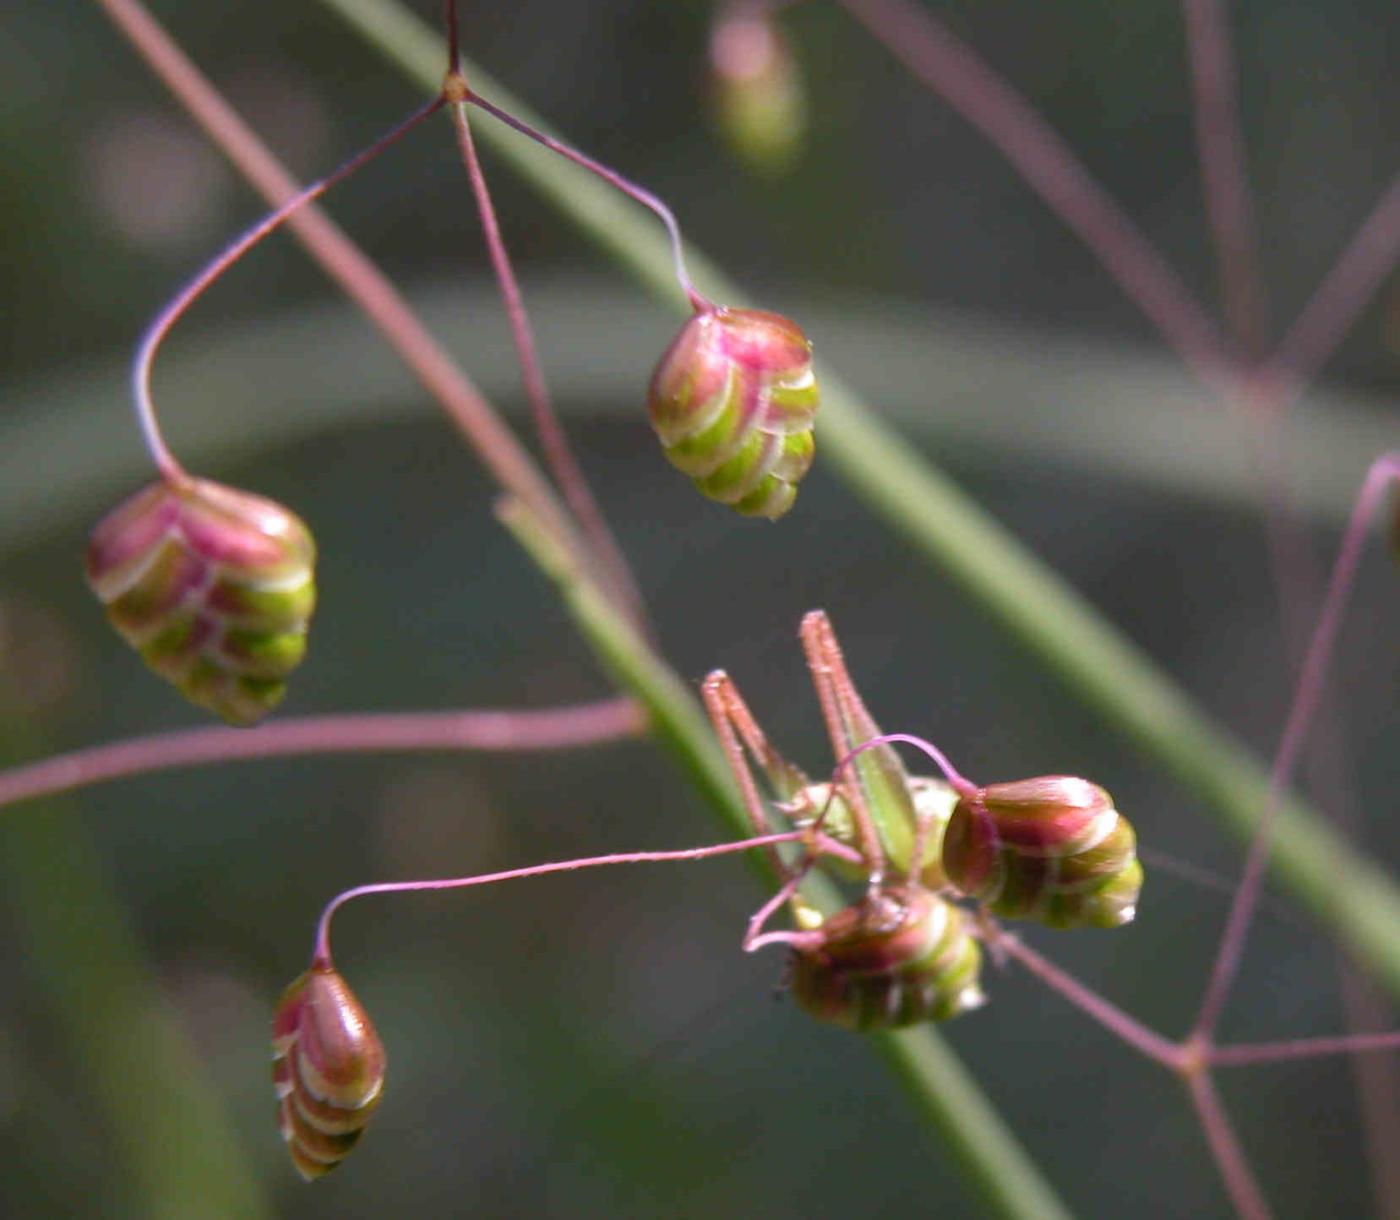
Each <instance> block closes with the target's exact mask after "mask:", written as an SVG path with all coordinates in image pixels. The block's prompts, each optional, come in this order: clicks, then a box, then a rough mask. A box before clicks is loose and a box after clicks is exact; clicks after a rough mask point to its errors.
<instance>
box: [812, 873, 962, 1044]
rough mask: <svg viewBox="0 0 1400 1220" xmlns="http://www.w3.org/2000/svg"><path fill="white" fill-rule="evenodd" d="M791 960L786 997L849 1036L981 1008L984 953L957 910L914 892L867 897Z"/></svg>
mask: <svg viewBox="0 0 1400 1220" xmlns="http://www.w3.org/2000/svg"><path fill="white" fill-rule="evenodd" d="M821 931H822V933H823V939H822V943H821V946H820V947H819V948H816V949H801V950H798V951H797V952H796V954H795V955H794V961H793V971H792V994H793V998H794V999H795V1000H796V1001H797V1004H798V1005H799V1007H801V1008H802V1009H803V1010H804V1011H805V1012H807V1013H810V1014H811V1015H812V1016H814V1017H817V1018H818V1019H819V1020H822V1021H830V1022H832V1023H833V1024H835V1025H840V1026H843V1027H844V1028H846V1029H853V1030H861V1031H863V1030H871V1029H897V1028H899V1027H901V1026H905V1025H913V1024H915V1023H917V1022H920V1021H946V1020H947V1019H949V1018H950V1017H955V1016H957V1015H958V1014H959V1013H962V1012H967V1011H968V1010H969V1009H972V1008H977V1007H979V1006H980V1005H981V1004H983V1003H984V1002H985V998H986V997H985V996H984V995H983V992H982V988H981V986H980V985H979V984H978V974H979V973H980V971H981V965H982V952H981V949H980V948H979V947H978V944H977V941H976V940H975V939H973V936H972V933H971V930H970V929H969V927H968V922H967V916H966V914H964V912H963V911H962V910H961V909H959V908H958V907H955V906H953V905H952V904H951V903H950V902H948V901H946V900H945V899H943V898H940V897H939V896H938V895H937V894H934V893H931V892H930V891H928V890H926V889H923V888H922V887H920V886H917V885H910V884H902V885H896V886H887V887H885V888H882V889H878V890H875V891H873V892H872V893H870V894H867V895H866V896H865V897H864V898H862V899H861V900H860V901H859V902H857V903H856V904H855V905H853V906H849V907H846V908H845V909H844V910H841V911H838V912H837V913H836V914H835V915H832V916H830V917H829V918H828V919H827V920H825V922H823V923H822V925H821Z"/></svg>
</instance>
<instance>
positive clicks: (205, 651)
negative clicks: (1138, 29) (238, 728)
mask: <svg viewBox="0 0 1400 1220" xmlns="http://www.w3.org/2000/svg"><path fill="white" fill-rule="evenodd" d="M315 560H316V545H315V542H314V541H313V539H312V537H311V532H310V530H308V529H307V527H306V526H305V524H303V523H302V521H301V520H300V518H298V517H297V516H296V515H295V514H294V513H292V512H290V511H289V510H288V509H286V508H283V507H282V506H281V505H280V504H277V503H274V502H273V501H271V500H267V499H264V498H263V497H261V496H255V495H252V494H250V493H248V492H244V491H239V490H237V489H236V488H232V487H226V486H224V485H223V484H221V483H215V482H211V481H210V480H207V479H192V480H189V481H187V482H185V483H182V484H176V483H171V482H165V481H161V482H158V483H153V484H151V485H150V486H149V487H147V488H145V489H144V490H142V491H140V492H138V493H137V494H136V495H134V496H132V497H131V498H130V499H129V500H126V501H125V502H124V503H122V504H121V505H119V506H118V507H117V508H115V509H114V510H113V511H112V512H110V513H108V514H107V516H106V517H104V518H103V519H102V521H101V522H100V523H99V524H98V526H97V528H96V529H95V530H94V531H93V533H92V538H91V540H90V542H89V544H88V550H87V579H88V584H89V585H91V587H92V589H93V592H95V593H96V594H97V596H98V598H99V599H100V600H101V601H102V603H103V604H104V605H105V606H106V608H107V617H108V618H109V619H111V621H112V623H113V625H114V626H115V627H116V629H117V630H118V631H119V632H121V634H122V635H123V636H124V637H125V639H126V640H127V642H128V643H130V644H131V645H132V647H134V648H135V649H136V650H137V651H138V652H139V653H140V654H141V657H142V659H143V660H144V661H145V662H146V664H147V665H148V666H149V667H150V668H151V669H153V670H154V671H155V672H156V673H158V674H160V675H161V677H163V678H165V679H166V680H167V681H169V682H171V683H173V684H174V685H175V686H176V687H177V688H178V689H179V690H180V692H181V693H182V694H183V695H184V696H185V697H186V698H187V699H189V700H190V701H191V702H192V703H195V704H198V705H199V706H201V707H205V708H208V709H209V710H210V711H212V712H214V713H216V714H217V715H219V716H221V717H222V718H223V719H224V720H226V721H228V722H229V723H230V724H235V725H249V724H254V723H256V722H257V721H258V720H259V719H261V718H262V717H263V716H265V715H266V714H267V713H268V712H269V711H271V710H272V708H273V707H275V706H276V705H277V704H278V703H279V702H280V701H281V699H282V696H283V694H284V693H285V691H286V679H287V676H288V675H289V674H290V673H291V671H292V670H293V669H295V668H296V666H297V665H298V664H299V663H300V661H301V659H302V657H303V655H304V654H305V652H306V630H307V625H308V623H309V621H310V617H311V612H312V610H313V609H314V607H315V604H316V584H315V579H314V573H313V569H314V565H315Z"/></svg>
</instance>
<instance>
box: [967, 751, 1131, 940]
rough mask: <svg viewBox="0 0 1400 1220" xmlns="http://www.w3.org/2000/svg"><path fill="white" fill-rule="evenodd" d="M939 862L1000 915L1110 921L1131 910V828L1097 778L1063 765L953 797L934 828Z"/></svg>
mask: <svg viewBox="0 0 1400 1220" xmlns="http://www.w3.org/2000/svg"><path fill="white" fill-rule="evenodd" d="M943 868H944V871H945V872H946V873H947V874H948V879H949V880H950V881H951V882H952V883H953V885H955V886H957V888H958V889H959V890H961V891H962V892H963V893H964V894H967V895H968V896H969V897H973V898H977V899H978V900H979V901H981V902H983V903H985V904H986V905H987V907H988V909H990V910H991V911H993V912H995V913H996V914H998V915H1003V916H1005V917H1006V918H1008V919H1034V920H1036V921H1038V922H1040V923H1043V924H1047V925H1049V926H1050V927H1055V928H1073V927H1083V926H1092V927H1100V928H1116V927H1118V926H1120V925H1122V924H1125V923H1128V922H1129V921H1130V920H1131V919H1132V918H1133V916H1134V915H1135V914H1136V912H1137V900H1138V893H1139V891H1140V890H1141V889H1142V865H1141V864H1140V863H1139V861H1138V858H1137V836H1136V834H1135V833H1134V831H1133V828H1132V825H1131V824H1130V823H1129V822H1128V819H1127V818H1125V817H1123V815H1122V814H1120V813H1119V812H1118V810H1117V809H1115V808H1114V806H1113V799H1112V797H1110V796H1109V795H1108V793H1107V792H1105V791H1104V790H1103V789H1102V788H1100V787H1099V786H1098V785H1097V784H1091V783H1090V782H1089V781H1088V780H1084V779H1078V778H1077V777H1075V776H1071V775H1042V776H1039V777H1037V778H1035V779H1024V780H1016V781H1013V782H1011V783H1004V784H989V785H988V786H987V787H985V788H978V789H977V790H976V792H975V794H972V795H968V796H964V797H962V798H961V799H960V800H959V801H958V803H957V806H956V807H955V808H954V810H953V816H952V818H951V819H950V820H949V822H948V827H947V830H946V831H945V833H944V836H943Z"/></svg>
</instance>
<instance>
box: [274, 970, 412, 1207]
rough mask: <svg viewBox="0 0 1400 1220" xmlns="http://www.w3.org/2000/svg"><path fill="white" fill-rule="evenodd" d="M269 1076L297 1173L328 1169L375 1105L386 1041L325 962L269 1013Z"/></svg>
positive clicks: (290, 989) (341, 1155)
mask: <svg viewBox="0 0 1400 1220" xmlns="http://www.w3.org/2000/svg"><path fill="white" fill-rule="evenodd" d="M272 1082H273V1087H274V1088H275V1089H276V1091H277V1124H278V1127H279V1128H280V1129H281V1132H282V1138H283V1139H284V1140H286V1141H287V1151H288V1152H290V1153H291V1157H292V1164H294V1165H295V1166H296V1168H297V1172H298V1173H300V1174H301V1176H302V1177H303V1178H305V1179H306V1180H307V1181H308V1182H310V1181H314V1180H315V1179H316V1178H319V1177H322V1176H323V1175H325V1174H328V1173H330V1171H331V1170H332V1169H334V1168H335V1167H336V1166H337V1165H338V1164H340V1162H341V1161H342V1160H344V1159H345V1157H346V1156H348V1155H349V1153H350V1149H351V1148H353V1147H354V1146H355V1143H356V1141H357V1140H358V1139H359V1138H360V1135H361V1133H362V1132H363V1131H364V1128H365V1124H366V1123H368V1122H369V1119H370V1115H372V1114H373V1113H374V1110H375V1107H376V1106H377V1105H378V1104H379V1098H380V1096H381V1095H382V1094H383V1091H384V1045H383V1043H381V1042H380V1041H379V1035H378V1034H377V1033H376V1032H375V1029H374V1025H373V1023H372V1022H371V1021H370V1019H369V1016H368V1014H367V1013H366V1012H365V1010H364V1009H363V1008H362V1007H361V1006H360V1002H359V1000H357V999H356V998H355V995H354V993H353V992H352V991H351V990H350V988H349V987H348V986H346V983H345V980H344V979H343V978H341V977H340V975H339V974H338V973H336V971H334V970H333V969H331V968H330V967H329V966H328V965H324V964H316V965H313V966H312V967H311V969H310V970H308V971H306V973H305V974H303V975H301V977H300V978H298V979H297V980H296V981H295V982H294V983H292V985H291V986H290V987H288V988H287V990H286V991H285V992H283V993H282V999H281V1001H280V1002H279V1003H278V1005H277V1012H276V1014H275V1016H274V1017H273V1020H272Z"/></svg>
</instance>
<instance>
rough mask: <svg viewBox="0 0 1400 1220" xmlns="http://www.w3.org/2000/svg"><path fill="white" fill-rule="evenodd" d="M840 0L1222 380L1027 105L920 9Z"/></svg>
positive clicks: (1165, 332) (1082, 175)
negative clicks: (984, 141)
mask: <svg viewBox="0 0 1400 1220" xmlns="http://www.w3.org/2000/svg"><path fill="white" fill-rule="evenodd" d="M839 2H840V4H841V5H842V7H844V8H845V9H846V10H847V11H848V12H849V13H850V14H851V16H852V17H854V18H855V19H856V20H857V21H859V22H860V23H861V24H862V25H864V26H865V27H866V29H868V30H869V31H870V33H871V34H873V35H874V36H875V37H876V38H877V39H879V41H880V42H881V43H883V44H884V45H885V47H886V48H887V49H888V50H889V51H890V53H891V54H892V55H894V56H895V58H897V59H899V60H900V61H901V62H902V63H903V64H904V65H905V66H906V67H907V68H908V69H909V70H910V71H911V72H912V73H913V74H914V75H915V76H917V77H918V78H919V79H920V80H921V81H923V82H924V83H925V84H926V85H928V87H929V88H930V89H932V90H933V91H934V92H935V93H937V94H938V95H939V96H940V97H941V98H943V100H944V101H946V102H947V103H948V104H949V105H950V106H952V107H953V109H954V110H956V111H957V112H958V113H959V114H961V115H962V116H963V118H965V119H966V120H967V121H968V122H969V123H971V124H972V125H973V126H974V127H976V128H977V130H978V131H980V132H981V133H982V134H983V135H984V136H985V137H986V138H987V140H988V141H990V142H991V144H992V145H993V146H995V147H996V148H997V149H998V150H999V151H1000V152H1001V154H1002V155H1003V156H1004V157H1005V158H1006V159H1007V160H1008V161H1010V162H1011V164H1012V165H1013V166H1014V167H1015V168H1016V170H1017V171H1018V172H1019V173H1020V175H1021V176H1022V178H1024V179H1025V180H1026V182H1027V184H1028V185H1029V186H1030V187H1031V189H1032V190H1034V191H1035V193H1036V194H1037V195H1039V196H1040V198H1041V200H1042V201H1043V202H1044V203H1045V205H1046V206H1047V207H1048V208H1050V210H1051V211H1052V212H1054V213H1055V215H1057V216H1058V217H1059V218H1060V219H1061V220H1062V221H1063V222H1064V224H1065V225H1066V227H1068V228H1069V229H1070V230H1071V231H1072V232H1073V233H1074V234H1075V236H1077V237H1078V238H1079V240H1080V241H1082V242H1083V243H1084V244H1085V246H1087V247H1088V248H1089V251H1090V252H1091V253H1092V254H1093V256H1094V257H1095V258H1096V259H1097V260H1098V262H1099V263H1100V265H1101V266H1102V267H1103V269H1104V270H1105V271H1107V272H1108V274H1109V275H1111V276H1112V277H1113V278H1114V280H1116V281H1117V283H1118V286H1119V287H1120V288H1121V289H1122V290H1123V292H1124V293H1125V294H1126V295H1127V297H1128V299H1129V300H1131V301H1132V302H1133V303H1134V304H1135V305H1136V306H1137V307H1138V308H1139V309H1140V310H1141V311H1142V312H1143V314H1144V315H1145V316H1146V317H1147V318H1148V320H1149V321H1151V322H1152V324H1153V325H1154V326H1155V327H1156V328H1157V330H1158V331H1159V332H1160V333H1161V335H1162V337H1163V338H1164V339H1165V340H1166V341H1167V343H1168V344H1170V345H1171V347H1172V348H1174V349H1175V350H1176V352H1177V353H1178V355H1180V357H1181V359H1182V360H1183V361H1184V362H1185V364H1186V366H1187V367H1188V368H1190V369H1191V371H1192V372H1193V373H1194V374H1195V375H1196V376H1197V377H1198V378H1199V379H1200V380H1201V381H1202V383H1203V384H1205V385H1207V386H1209V387H1211V388H1212V389H1221V388H1223V387H1224V386H1226V385H1227V384H1228V383H1229V381H1230V380H1231V379H1232V375H1233V373H1234V372H1235V371H1236V362H1235V361H1234V359H1233V357H1232V356H1231V354H1230V352H1229V351H1228V349H1227V348H1226V347H1225V345H1224V343H1223V342H1222V340H1221V338H1220V334H1219V332H1218V330H1217V328H1216V326H1215V324H1214V323H1213V322H1212V321H1211V319H1210V317H1209V316H1208V315H1207V313H1206V312H1205V310H1204V309H1203V308H1202V307H1201V305H1200V303H1199V302H1198V301H1196V299H1195V298H1194V297H1193V296H1192V295H1191V292H1190V290H1189V289H1188V288H1187V287H1186V285H1185V284H1184V283H1182V281H1181V278H1180V277H1179V276H1178V275H1177V274H1176V272H1175V271H1173V270H1172V268H1171V266H1170V265H1169V264H1168V263H1167V262H1166V260H1165V259H1163V258H1162V256H1161V255H1160V254H1159V253H1158V252H1157V251H1156V250H1155V249H1154V248H1153V247H1152V246H1151V244H1150V243H1149V242H1148V240H1147V239H1146V237H1144V236H1143V234H1142V233H1141V231H1140V230H1139V229H1138V228H1137V226H1136V225H1135V224H1133V222H1132V220H1131V219H1130V218H1129V216H1128V215H1127V213H1125V212H1124V211H1123V209H1122V208H1121V207H1119V206H1118V204H1117V203H1116V202H1115V201H1114V200H1113V198H1112V197H1111V196H1110V195H1109V194H1108V192H1107V191H1105V190H1104V188H1103V187H1102V186H1100V185H1099V183H1098V182H1097V181H1095V179H1094V178H1093V177H1092V176H1091V175H1090V174H1089V171H1088V170H1087V169H1085V168H1084V166H1083V164H1082V163H1081V162H1080V161H1079V159H1078V158H1077V157H1076V156H1075V155H1074V153H1073V151H1072V150H1071V149H1070V148H1069V146H1068V145H1067V144H1066V143H1065V142H1064V141H1063V140H1062V139H1061V138H1060V137H1059V136H1058V135H1057V134H1056V133H1055V131H1054V130H1053V129H1052V128H1051V127H1050V125H1049V124H1048V123H1047V122H1046V121H1045V120H1044V119H1043V118H1042V117H1041V115H1040V114H1039V112H1037V111H1036V109H1035V108H1034V107H1033V106H1031V105H1030V104H1029V103H1028V102H1027V101H1026V100H1025V99H1024V98H1023V97H1022V96H1021V95H1020V94H1019V93H1017V92H1016V91H1015V89H1013V88H1012V87H1011V85H1010V84H1009V83H1008V82H1007V81H1006V80H1004V79H1003V78H1002V77H1001V76H999V75H998V74H997V73H996V72H995V71H994V70H993V69H992V68H991V67H990V66H989V65H988V64H987V63H986V62H985V61H984V60H983V59H982V58H981V57H980V56H979V55H978V54H977V52H976V51H974V50H973V49H972V48H971V47H969V46H968V45H967V44H966V43H964V42H963V41H962V40H961V39H959V38H958V37H957V36H956V35H955V34H953V32H952V31H951V30H949V29H948V28H947V26H945V25H944V24H943V23H942V22H941V21H939V20H938V18H937V17H936V16H934V14H933V13H932V12H930V11H929V10H928V9H926V8H922V7H919V6H917V5H914V4H911V3H909V0H839Z"/></svg>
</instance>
